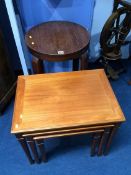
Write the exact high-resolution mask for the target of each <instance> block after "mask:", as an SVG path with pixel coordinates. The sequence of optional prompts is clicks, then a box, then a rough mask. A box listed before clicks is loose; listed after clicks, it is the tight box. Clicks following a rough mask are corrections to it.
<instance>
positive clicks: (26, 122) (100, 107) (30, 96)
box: [11, 69, 125, 133]
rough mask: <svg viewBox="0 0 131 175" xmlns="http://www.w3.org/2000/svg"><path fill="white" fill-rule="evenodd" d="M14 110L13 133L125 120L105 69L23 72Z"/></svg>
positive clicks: (19, 81)
mask: <svg viewBox="0 0 131 175" xmlns="http://www.w3.org/2000/svg"><path fill="white" fill-rule="evenodd" d="M24 84H25V85H24ZM21 92H22V93H21ZM21 103H22V104H21ZM14 111H15V112H14V116H13V125H12V130H11V132H12V133H19V132H23V133H25V132H28V131H39V130H40V131H42V130H50V129H54V130H55V129H58V128H68V127H74V126H76V127H77V126H82V125H84V126H90V125H100V124H109V123H114V122H116V123H117V122H124V121H125V117H124V115H123V113H122V110H121V108H120V106H119V104H118V102H117V99H116V97H115V95H114V93H113V91H112V88H111V86H110V84H109V82H108V79H107V77H106V75H105V73H104V71H103V70H101V69H99V70H92V71H78V72H70V73H56V74H44V75H42V74H40V75H31V76H20V77H19V80H18V89H17V96H16V102H15V109H14ZM19 121H21V122H19ZM18 123H19V125H18ZM16 126H17V127H16Z"/></svg>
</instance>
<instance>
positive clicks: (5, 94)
mask: <svg viewBox="0 0 131 175" xmlns="http://www.w3.org/2000/svg"><path fill="white" fill-rule="evenodd" d="M14 91H15V76H14V73H13V71H12V69H11V66H10V63H9V60H8V54H7V50H6V47H5V43H4V38H3V34H2V32H1V29H0V111H2V110H3V108H4V106H5V105H6V103H7V102H8V101H9V99H10V98H11V97H12V95H13V94H14Z"/></svg>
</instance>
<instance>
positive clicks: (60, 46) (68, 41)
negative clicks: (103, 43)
mask: <svg viewBox="0 0 131 175" xmlns="http://www.w3.org/2000/svg"><path fill="white" fill-rule="evenodd" d="M89 40H90V34H89V32H88V31H87V30H86V29H85V28H84V27H83V26H81V25H79V24H76V23H73V22H67V21H49V22H45V23H42V24H39V25H37V26H34V27H33V28H31V29H30V30H29V31H28V32H27V33H26V35H25V41H26V44H27V46H28V48H29V50H30V52H31V53H32V54H33V55H34V56H36V57H37V58H39V59H43V60H48V61H64V60H69V59H72V57H73V58H74V57H76V58H78V57H79V56H81V55H82V53H84V52H86V51H87V49H88V45H89ZM61 53H62V54H61Z"/></svg>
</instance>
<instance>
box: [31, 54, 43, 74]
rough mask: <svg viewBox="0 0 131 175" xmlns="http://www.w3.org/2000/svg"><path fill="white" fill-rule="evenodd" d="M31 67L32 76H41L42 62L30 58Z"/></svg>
mask: <svg viewBox="0 0 131 175" xmlns="http://www.w3.org/2000/svg"><path fill="white" fill-rule="evenodd" d="M32 67H33V71H34V74H41V73H44V72H45V71H44V65H43V61H42V60H40V59H38V58H36V57H33V58H32Z"/></svg>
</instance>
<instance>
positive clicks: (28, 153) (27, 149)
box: [18, 138, 34, 164]
mask: <svg viewBox="0 0 131 175" xmlns="http://www.w3.org/2000/svg"><path fill="white" fill-rule="evenodd" d="M18 141H19V143H20V144H21V146H22V148H23V150H24V152H25V154H26V156H27V158H28V160H29V162H30V163H31V164H33V163H34V160H33V159H32V156H31V154H30V150H29V148H28V145H27V143H26V140H25V139H24V138H18Z"/></svg>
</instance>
